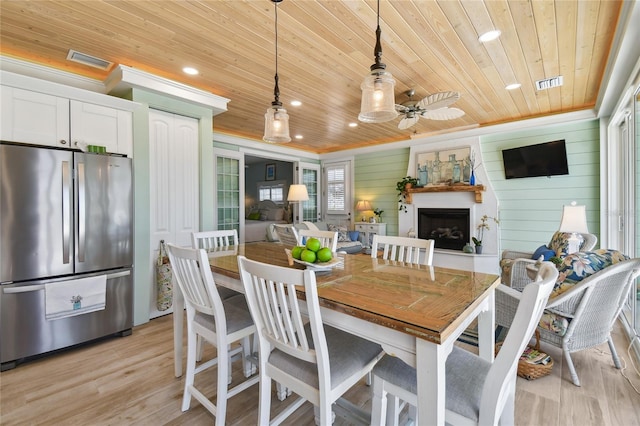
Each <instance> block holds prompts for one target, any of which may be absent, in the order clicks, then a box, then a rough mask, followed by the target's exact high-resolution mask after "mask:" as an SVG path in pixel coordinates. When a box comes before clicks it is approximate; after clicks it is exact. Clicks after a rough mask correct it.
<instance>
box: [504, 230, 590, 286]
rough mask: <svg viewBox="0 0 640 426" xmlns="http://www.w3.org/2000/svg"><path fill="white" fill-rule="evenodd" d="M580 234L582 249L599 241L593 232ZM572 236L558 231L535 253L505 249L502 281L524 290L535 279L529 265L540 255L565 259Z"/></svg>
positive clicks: (544, 258) (547, 257) (587, 248)
mask: <svg viewBox="0 0 640 426" xmlns="http://www.w3.org/2000/svg"><path fill="white" fill-rule="evenodd" d="M578 235H580V236H582V244H581V245H580V251H590V250H593V249H594V248H595V246H596V244H597V243H598V237H596V236H595V235H593V234H578ZM570 236H571V234H570V233H567V232H556V233H554V234H553V237H551V241H549V244H546V245H543V246H540V247H538V248H537V249H536V251H535V252H533V253H529V252H524V251H516V250H505V251H503V252H502V259H501V260H500V271H501V274H502V283H503V284H505V285H507V286H509V287H513V288H516V289H519V290H522V289H523V288H524V286H525V285H527V284H528V283H530V282H532V281H533V278H531V277H530V276H529V274H527V270H526V268H527V266H530V265H532V264H534V263H535V262H536V261H537V260H539V259H540V256H542V257H543V260H550V259H551V257H557V258H559V259H563V258H564V257H565V256H566V255H567V248H568V246H569V242H568V240H569V237H570Z"/></svg>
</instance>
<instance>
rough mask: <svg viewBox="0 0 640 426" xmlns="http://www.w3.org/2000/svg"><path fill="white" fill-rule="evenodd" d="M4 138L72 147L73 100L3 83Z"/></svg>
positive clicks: (0, 131)
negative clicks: (70, 124)
mask: <svg viewBox="0 0 640 426" xmlns="http://www.w3.org/2000/svg"><path fill="white" fill-rule="evenodd" d="M0 97H1V98H2V114H1V116H2V118H1V120H2V121H1V126H0V138H1V139H2V140H5V141H13V142H24V143H31V144H36V145H47V146H56V147H58V146H59V147H69V100H68V99H65V98H59V97H57V96H52V95H45V94H43V93H38V92H31V91H29V90H22V89H17V88H15V87H9V86H0Z"/></svg>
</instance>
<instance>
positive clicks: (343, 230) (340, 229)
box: [327, 223, 351, 243]
mask: <svg viewBox="0 0 640 426" xmlns="http://www.w3.org/2000/svg"><path fill="white" fill-rule="evenodd" d="M327 229H328V230H329V231H331V232H337V233H338V242H339V243H343V242H346V241H351V238H349V231H347V227H346V226H339V225H334V224H332V223H328V224H327Z"/></svg>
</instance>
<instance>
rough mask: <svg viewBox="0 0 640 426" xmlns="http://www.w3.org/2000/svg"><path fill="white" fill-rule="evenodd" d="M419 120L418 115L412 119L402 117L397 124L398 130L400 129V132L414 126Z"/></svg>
mask: <svg viewBox="0 0 640 426" xmlns="http://www.w3.org/2000/svg"><path fill="white" fill-rule="evenodd" d="M419 119H420V116H419V115H414V116H413V117H404V118H403V119H402V120H400V122H399V123H398V129H401V130H405V129H408V128H409V127H411V126H413V125H414V124H416V123H417V122H418V120H419Z"/></svg>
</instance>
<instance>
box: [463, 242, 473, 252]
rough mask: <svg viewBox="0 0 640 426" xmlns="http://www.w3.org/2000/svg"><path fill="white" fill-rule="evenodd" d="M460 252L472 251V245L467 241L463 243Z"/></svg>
mask: <svg viewBox="0 0 640 426" xmlns="http://www.w3.org/2000/svg"><path fill="white" fill-rule="evenodd" d="M462 252H463V253H473V246H472V245H471V244H469V243H467V244H465V245H464V247H462Z"/></svg>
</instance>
